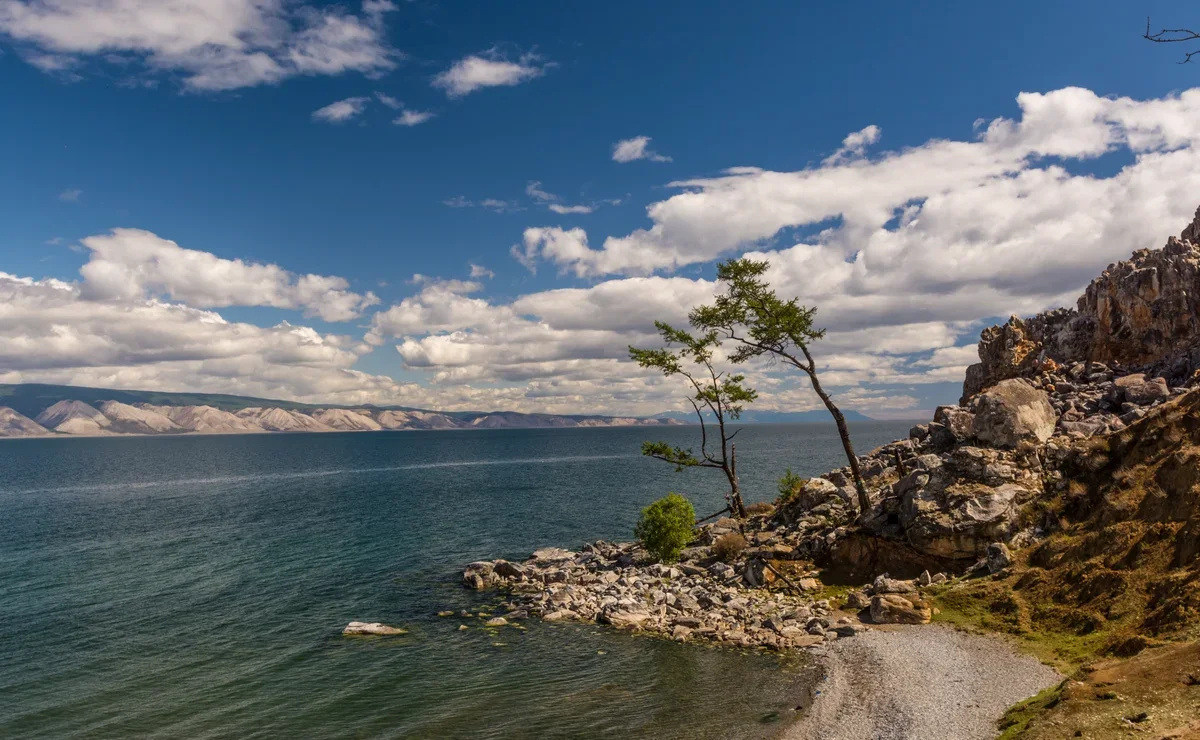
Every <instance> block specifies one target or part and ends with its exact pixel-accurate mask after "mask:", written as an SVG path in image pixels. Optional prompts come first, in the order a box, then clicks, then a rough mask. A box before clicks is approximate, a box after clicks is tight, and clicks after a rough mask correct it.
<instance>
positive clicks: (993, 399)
mask: <svg viewBox="0 0 1200 740" xmlns="http://www.w3.org/2000/svg"><path fill="white" fill-rule="evenodd" d="M973 408H974V409H975V413H974V416H973V418H972V430H973V431H974V435H975V437H976V438H977V439H979V440H980V441H982V442H986V443H988V444H991V445H993V446H996V447H1008V448H1014V447H1022V446H1030V445H1037V444H1040V443H1042V442H1045V441H1046V440H1048V439H1050V435H1051V434H1053V433H1054V425H1055V422H1057V421H1058V417H1057V415H1056V414H1055V413H1054V407H1053V406H1051V405H1050V398H1049V397H1048V396H1047V395H1046V394H1045V393H1044V392H1043V391H1041V390H1038V389H1037V388H1034V387H1033V386H1031V385H1029V384H1028V383H1025V382H1023V381H1020V380H1002V381H1000V382H999V383H997V384H996V385H995V386H993V387H991V388H989V389H988V390H987V391H985V392H984V393H982V394H980V395H979V397H978V398H977V399H975V403H974V405H973Z"/></svg>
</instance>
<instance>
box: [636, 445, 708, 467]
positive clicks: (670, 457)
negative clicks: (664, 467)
mask: <svg viewBox="0 0 1200 740" xmlns="http://www.w3.org/2000/svg"><path fill="white" fill-rule="evenodd" d="M642 454H643V455H645V456H646V457H653V458H655V459H657V460H665V461H666V462H669V463H671V464H672V465H674V466H675V470H676V472H679V471H682V470H683V469H684V468H691V467H695V466H697V465H699V464H700V461H699V460H697V459H696V456H695V455H693V454H692V451H691V450H685V449H683V448H682V447H672V446H671V445H669V444H667V443H666V442H642Z"/></svg>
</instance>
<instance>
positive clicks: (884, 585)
mask: <svg viewBox="0 0 1200 740" xmlns="http://www.w3.org/2000/svg"><path fill="white" fill-rule="evenodd" d="M916 590H917V584H916V582H915V581H902V580H898V579H895V578H888V577H887V576H886V575H882V576H879V577H878V578H876V579H875V582H874V583H872V584H871V593H872V594H875V595H879V594H909V593H912V592H913V591H916Z"/></svg>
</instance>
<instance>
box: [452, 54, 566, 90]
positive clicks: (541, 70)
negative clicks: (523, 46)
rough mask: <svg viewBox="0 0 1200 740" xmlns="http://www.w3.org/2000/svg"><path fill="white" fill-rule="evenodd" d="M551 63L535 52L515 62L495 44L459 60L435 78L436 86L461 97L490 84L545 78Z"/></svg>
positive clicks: (500, 84) (509, 83)
mask: <svg viewBox="0 0 1200 740" xmlns="http://www.w3.org/2000/svg"><path fill="white" fill-rule="evenodd" d="M551 66H553V65H552V63H549V62H546V61H545V60H544V59H543V58H542V57H541V56H540V55H538V54H535V53H533V52H528V53H525V54H522V55H521V56H520V57H518V58H517V61H515V62H514V61H512V60H510V59H508V58H507V57H506V56H505V55H504V54H503V53H502V52H501V51H500V50H499V49H497V48H495V47H493V48H491V49H488V50H487V51H484V52H481V53H479V54H472V55H470V56H466V57H463V58H462V59H459V60H458V61H457V62H455V63H454V64H453V65H451V66H450V68H449V69H447V70H446V71H444V72H442V73H441V74H439V75H437V76H436V77H434V78H433V86H434V87H436V88H440V89H441V90H444V91H445V92H446V95H447V96H448V97H451V98H461V97H463V96H464V95H470V94H471V93H473V92H476V91H478V90H482V89H484V88H488V87H513V86H515V85H520V84H521V83H522V82H528V81H530V80H533V79H536V78H538V77H541V76H542V75H544V74H545V73H546V70H547V69H549V68H550V67H551Z"/></svg>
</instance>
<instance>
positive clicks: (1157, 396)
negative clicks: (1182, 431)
mask: <svg viewBox="0 0 1200 740" xmlns="http://www.w3.org/2000/svg"><path fill="white" fill-rule="evenodd" d="M1170 397H1171V389H1170V388H1169V387H1168V386H1167V381H1165V380H1163V379H1162V378H1155V379H1154V380H1147V381H1144V382H1142V383H1136V384H1131V385H1128V386H1126V387H1125V400H1126V401H1128V402H1129V403H1133V404H1137V405H1138V406H1149V405H1151V404H1153V403H1157V402H1159V401H1165V400H1167V399H1168V398H1170Z"/></svg>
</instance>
